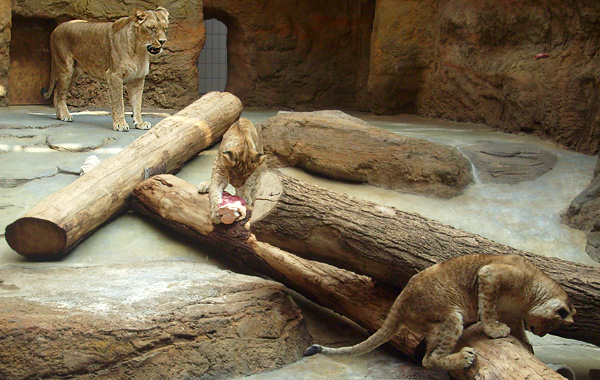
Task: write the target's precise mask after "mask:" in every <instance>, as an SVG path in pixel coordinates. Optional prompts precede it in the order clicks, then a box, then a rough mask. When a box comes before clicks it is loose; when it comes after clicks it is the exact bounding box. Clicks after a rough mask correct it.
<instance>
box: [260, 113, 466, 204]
mask: <svg viewBox="0 0 600 380" xmlns="http://www.w3.org/2000/svg"><path fill="white" fill-rule="evenodd" d="M257 128H258V129H259V131H260V133H261V136H262V139H263V144H264V148H265V152H266V153H269V154H271V155H273V156H275V157H276V158H277V160H278V162H277V163H272V164H271V166H297V167H301V168H303V169H305V170H307V171H309V172H313V173H317V174H321V175H324V176H327V177H331V178H334V179H338V180H344V181H353V182H361V183H368V184H371V185H374V186H379V187H383V188H387V189H393V190H398V191H404V192H410V193H418V194H425V195H434V196H438V197H452V196H455V195H457V194H459V193H460V192H461V191H462V190H463V189H464V188H465V187H466V186H467V185H469V184H470V183H471V182H472V176H471V172H470V167H471V165H470V163H469V161H468V160H467V159H466V158H465V157H464V156H463V155H462V154H461V153H460V152H459V151H458V150H456V149H455V148H452V147H449V146H445V145H441V144H436V143H432V142H428V141H425V140H420V139H415V138H410V137H404V136H400V135H397V134H395V133H393V132H389V131H385V130H383V129H380V128H376V127H373V126H371V125H369V124H367V123H365V122H364V121H362V120H360V119H358V118H355V117H352V116H350V115H347V114H345V113H343V112H340V111H318V112H291V113H281V114H279V115H277V116H275V117H272V118H270V119H268V120H266V121H265V122H264V123H262V124H260V125H259V126H257ZM273 164H274V165H273Z"/></svg>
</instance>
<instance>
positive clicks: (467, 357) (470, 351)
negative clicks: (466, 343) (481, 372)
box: [460, 347, 477, 368]
mask: <svg viewBox="0 0 600 380" xmlns="http://www.w3.org/2000/svg"><path fill="white" fill-rule="evenodd" d="M460 355H461V356H462V357H463V360H464V364H465V366H464V368H471V367H473V364H475V358H476V357H477V352H476V351H475V349H474V348H473V347H464V348H463V349H462V350H460Z"/></svg>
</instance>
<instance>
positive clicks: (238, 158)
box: [198, 118, 266, 224]
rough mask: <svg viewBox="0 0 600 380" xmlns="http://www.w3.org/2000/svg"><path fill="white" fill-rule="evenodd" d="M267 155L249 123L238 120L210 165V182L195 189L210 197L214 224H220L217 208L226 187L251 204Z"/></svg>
mask: <svg viewBox="0 0 600 380" xmlns="http://www.w3.org/2000/svg"><path fill="white" fill-rule="evenodd" d="M265 157H266V155H265V154H264V152H263V146H262V141H261V139H260V136H259V135H258V132H257V131H256V128H255V127H254V125H252V122H250V120H248V119H245V118H240V119H239V120H238V121H236V122H235V123H234V124H233V125H232V126H231V127H230V128H229V129H228V130H227V132H225V134H224V135H223V141H221V146H220V147H219V151H218V153H217V158H216V159H215V162H214V164H213V168H212V175H211V177H210V182H209V181H205V182H201V183H200V184H199V185H198V192H199V193H206V192H208V193H209V200H210V210H211V217H212V220H213V223H215V224H218V223H220V222H221V220H220V215H219V205H220V204H221V202H222V201H223V190H225V188H226V187H227V185H228V184H229V183H231V185H232V186H233V187H234V188H235V191H236V195H237V196H239V197H242V198H244V199H245V200H246V203H247V204H248V205H250V206H251V205H253V204H254V197H255V195H256V194H255V193H256V191H255V187H256V182H257V180H258V177H259V176H260V172H261V170H259V169H262V163H263V161H264V159H265Z"/></svg>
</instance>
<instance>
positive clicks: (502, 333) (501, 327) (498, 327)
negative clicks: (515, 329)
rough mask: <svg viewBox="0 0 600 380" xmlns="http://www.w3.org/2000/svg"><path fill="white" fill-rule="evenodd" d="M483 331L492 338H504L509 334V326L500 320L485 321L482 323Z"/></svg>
mask: <svg viewBox="0 0 600 380" xmlns="http://www.w3.org/2000/svg"><path fill="white" fill-rule="evenodd" d="M483 331H485V334H486V335H487V336H489V337H490V338H492V339H496V338H504V337H506V336H508V334H510V327H508V326H507V325H506V324H504V323H500V322H494V323H485V324H484V325H483Z"/></svg>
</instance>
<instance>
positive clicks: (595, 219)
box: [561, 161, 600, 262]
mask: <svg viewBox="0 0 600 380" xmlns="http://www.w3.org/2000/svg"><path fill="white" fill-rule="evenodd" d="M561 218H562V221H563V223H565V224H567V225H569V226H571V227H573V228H577V229H579V230H582V231H585V232H586V233H587V239H588V240H587V245H586V247H585V251H586V252H587V253H588V255H590V257H591V258H592V259H594V260H596V261H598V262H600V161H598V162H597V163H596V169H595V170H594V178H593V179H592V181H591V182H590V184H589V185H588V186H587V187H586V188H585V189H583V191H582V192H581V193H579V195H578V196H576V197H575V199H573V201H571V204H570V205H569V208H568V209H567V210H566V211H565V212H564V213H563V214H562V216H561Z"/></svg>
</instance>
